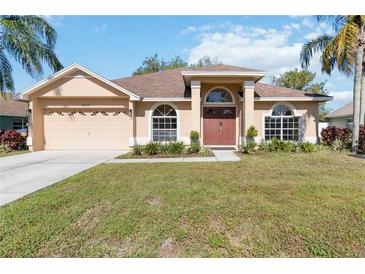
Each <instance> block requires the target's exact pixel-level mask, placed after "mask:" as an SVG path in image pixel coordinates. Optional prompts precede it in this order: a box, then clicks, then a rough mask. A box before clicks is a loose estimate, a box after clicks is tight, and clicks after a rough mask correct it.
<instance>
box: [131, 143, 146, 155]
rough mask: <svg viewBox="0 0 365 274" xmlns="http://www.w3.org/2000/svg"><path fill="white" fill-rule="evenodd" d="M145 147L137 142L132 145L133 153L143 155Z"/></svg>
mask: <svg viewBox="0 0 365 274" xmlns="http://www.w3.org/2000/svg"><path fill="white" fill-rule="evenodd" d="M143 149H144V147H143V146H142V145H138V144H135V145H134V146H132V154H133V155H142V153H143Z"/></svg>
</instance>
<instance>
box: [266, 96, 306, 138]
mask: <svg viewBox="0 0 365 274" xmlns="http://www.w3.org/2000/svg"><path fill="white" fill-rule="evenodd" d="M278 105H284V106H286V107H288V108H289V109H290V110H291V112H292V113H293V114H294V115H290V116H285V117H299V136H298V141H292V142H301V141H302V140H304V139H305V135H304V130H303V125H304V118H303V115H302V114H301V113H299V112H298V111H297V110H296V109H295V107H294V105H292V104H291V103H289V102H277V103H275V104H273V105H272V106H271V109H270V110H269V111H268V112H266V113H263V114H262V117H261V132H262V134H261V140H263V141H266V142H268V141H267V140H266V138H265V137H266V136H265V117H282V116H273V115H272V112H273V110H274V108H275V107H277V106H278ZM282 132H283V129H282V128H281V130H280V135H281V138H282V135H283V134H282ZM288 141H290V140H288Z"/></svg>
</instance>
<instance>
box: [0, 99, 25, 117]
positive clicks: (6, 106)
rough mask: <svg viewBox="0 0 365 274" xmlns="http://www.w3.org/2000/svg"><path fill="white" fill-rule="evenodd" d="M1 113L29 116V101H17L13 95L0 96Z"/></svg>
mask: <svg viewBox="0 0 365 274" xmlns="http://www.w3.org/2000/svg"><path fill="white" fill-rule="evenodd" d="M0 115H6V116H19V117H27V116H28V103H26V102H20V101H15V100H14V99H13V97H12V96H11V95H7V96H6V98H3V97H1V96H0Z"/></svg>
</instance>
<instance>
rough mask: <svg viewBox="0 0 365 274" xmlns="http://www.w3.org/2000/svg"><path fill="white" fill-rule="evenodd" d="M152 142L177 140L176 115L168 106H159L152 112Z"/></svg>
mask: <svg viewBox="0 0 365 274" xmlns="http://www.w3.org/2000/svg"><path fill="white" fill-rule="evenodd" d="M152 140H153V141H158V142H164V141H168V142H173V141H176V140H177V114H176V111H175V109H174V108H173V107H171V106H170V105H166V104H164V105H160V106H158V107H157V108H156V109H155V110H154V111H153V113H152Z"/></svg>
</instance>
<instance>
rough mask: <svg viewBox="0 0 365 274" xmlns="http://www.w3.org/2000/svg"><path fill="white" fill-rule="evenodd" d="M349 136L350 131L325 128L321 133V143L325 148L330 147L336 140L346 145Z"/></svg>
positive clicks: (349, 139)
mask: <svg viewBox="0 0 365 274" xmlns="http://www.w3.org/2000/svg"><path fill="white" fill-rule="evenodd" d="M351 135H352V132H351V129H348V128H336V127H335V126H329V127H326V128H324V129H322V131H321V137H322V141H323V143H324V144H325V145H327V146H331V145H332V143H333V142H334V141H335V140H336V139H337V140H340V141H341V142H342V143H343V144H344V145H346V144H348V143H349V142H350V141H351Z"/></svg>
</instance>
